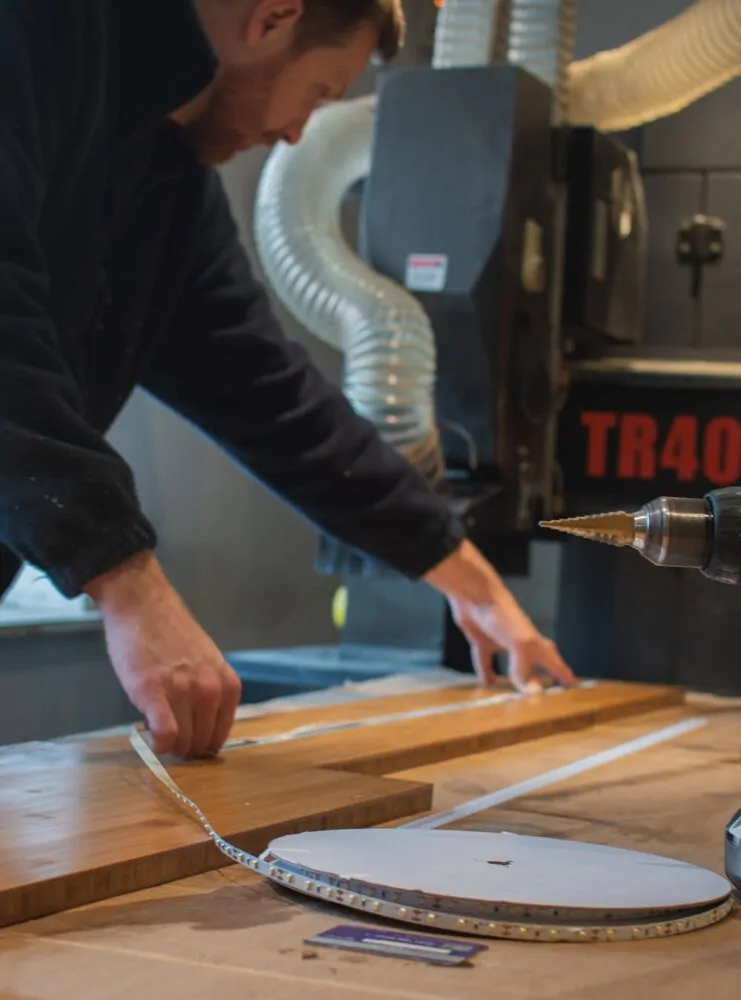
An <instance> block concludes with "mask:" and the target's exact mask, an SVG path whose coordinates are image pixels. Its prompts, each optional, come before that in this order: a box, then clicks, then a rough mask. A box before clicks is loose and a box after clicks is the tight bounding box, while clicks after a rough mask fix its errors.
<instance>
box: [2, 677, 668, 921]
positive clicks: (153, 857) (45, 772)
mask: <svg viewBox="0 0 741 1000" xmlns="http://www.w3.org/2000/svg"><path fill="white" fill-rule="evenodd" d="M484 697H487V692H482V691H480V690H476V689H470V688H466V689H463V690H453V691H451V690H447V691H443V692H440V691H437V692H430V693H425V694H423V695H417V696H414V697H409V696H405V697H403V698H386V699H383V700H379V701H376V702H365V703H363V704H354V705H345V706H335V707H334V708H321V709H312V710H310V711H306V712H303V711H302V712H291V713H289V714H287V715H283V716H272V717H266V718H263V719H257V720H250V721H245V722H242V723H239V724H238V725H237V727H236V729H235V735H236V736H256V735H258V734H260V733H275V732H280V731H285V730H287V729H292V728H294V727H296V726H298V725H303V724H306V723H316V722H322V721H339V720H349V719H357V718H365V717H368V716H376V715H380V714H389V713H391V712H398V711H402V710H405V709H406V710H408V709H411V708H420V707H424V706H433V705H440V704H447V705H450V706H455V705H460V704H463V705H468V704H470V703H473V702H476V701H477V700H480V699H481V698H484ZM682 698H683V695H682V692H681V691H679V690H678V689H674V688H651V687H644V686H642V685H627V684H617V683H615V684H613V683H610V684H604V685H599V686H598V687H596V688H583V689H579V690H575V691H571V692H560V693H557V694H553V695H546V696H543V697H542V698H535V699H518V700H516V701H510V702H507V703H504V704H500V705H496V706H490V707H487V708H479V709H472V710H471V711H465V710H464V711H458V712H453V713H451V714H450V715H446V716H437V717H435V718H433V719H432V720H429V719H427V720H416V721H407V722H395V723H392V724H388V725H384V726H382V727H377V728H368V729H364V730H355V731H347V732H342V733H336V734H334V735H331V736H330V735H325V736H321V735H318V736H312V737H311V738H308V739H303V740H300V741H295V742H291V743H282V744H278V745H272V746H264V747H251V748H242V749H234V750H230V751H228V752H227V753H225V754H224V755H222V756H221V757H220V758H219V759H217V760H212V761H200V762H196V763H192V764H187V765H186V764H181V763H175V764H171V766H170V771H171V773H172V775H173V777H174V778H175V780H176V781H177V782H178V783H179V784H180V786H181V787H182V789H183V791H184V792H185V793H186V794H187V795H189V796H190V797H192V798H193V799H194V800H195V801H196V802H197V803H198V804H199V805H200V806H201V808H202V809H203V810H204V812H205V813H206V815H207V816H208V817H209V819H210V820H211V822H212V823H213V825H214V827H215V828H216V829H217V830H218V831H219V833H221V834H222V835H223V836H225V837H226V838H227V839H229V840H231V841H232V842H233V843H235V844H236V845H238V846H239V847H241V848H244V849H246V850H249V851H251V852H253V853H256V852H259V851H260V850H262V849H263V848H264V847H265V846H266V845H267V843H268V842H269V841H270V840H271V839H272V838H273V837H275V836H279V835H282V834H285V833H289V832H293V831H297V830H308V829H323V828H328V827H353V826H371V825H375V824H380V823H384V822H389V821H390V820H393V819H395V818H399V817H403V816H408V815H412V814H414V813H418V812H421V811H424V810H425V809H428V808H429V807H430V803H431V787H430V786H429V785H428V784H420V783H417V782H408V781H401V780H398V779H394V778H384V777H377V776H376V775H379V774H381V773H390V772H392V771H394V770H397V771H398V770H400V769H401V768H404V767H407V768H408V767H413V766H419V765H421V764H424V763H430V762H432V761H435V760H444V759H449V758H452V757H455V756H460V755H461V754H465V753H471V752H474V751H476V750H483V749H489V748H492V747H497V746H504V745H506V744H513V743H518V742H520V741H522V740H525V739H533V738H535V737H536V736H543V735H547V734H549V733H554V732H563V731H569V730H574V729H583V728H585V727H587V726H590V725H593V724H594V723H596V722H599V721H605V720H608V719H614V718H618V717H621V716H625V715H631V714H638V713H641V712H646V711H650V710H652V709H655V708H659V707H662V706H667V705H671V704H676V703H678V702H681V700H682ZM349 771H355V772H366V773H354V774H351V773H347V772H349ZM225 861H226V859H225V858H224V857H223V856H222V855H221V854H220V853H219V852H218V851H217V850H216V848H215V847H214V846H213V845H212V844H211V842H210V841H209V840H208V838H207V837H206V835H205V834H204V833H203V831H202V830H201V829H200V827H199V826H198V825H197V823H196V822H195V821H194V819H193V818H192V817H191V816H190V815H186V814H184V813H181V812H180V810H179V809H178V807H177V805H176V803H175V801H174V800H173V799H172V798H170V797H169V795H168V793H167V792H166V791H165V790H164V789H163V788H162V787H161V786H160V784H159V783H158V782H157V781H156V779H155V778H154V777H153V776H152V775H151V774H150V773H149V772H148V770H147V769H146V767H145V766H144V765H143V764H142V763H141V762H140V760H139V758H138V757H137V755H136V754H135V752H134V751H133V749H132V748H131V747H130V746H129V744H128V740H127V739H126V738H115V739H105V740H101V739H98V740H92V739H91V740H87V741H86V740H81V741H76V742H75V741H73V742H63V743H38V744H30V745H24V746H19V747H11V748H7V749H6V750H5V751H4V752H2V753H0V924H1V925H8V924H13V923H18V922H21V921H25V920H28V919H31V918H33V917H38V916H41V915H44V914H50V913H54V912H58V911H60V910H64V909H69V908H71V907H73V906H78V905H81V904H83V903H87V902H92V901H95V900H101V899H106V898H110V897H112V896H117V895H120V894H122V893H125V892H130V891H133V890H136V889H141V888H145V887H148V886H154V885H158V884H162V883H165V882H171V881H174V880H177V879H181V878H184V877H186V876H189V875H193V874H196V873H198V872H205V871H208V870H210V869H214V868H217V867H219V866H222V865H224V864H225Z"/></svg>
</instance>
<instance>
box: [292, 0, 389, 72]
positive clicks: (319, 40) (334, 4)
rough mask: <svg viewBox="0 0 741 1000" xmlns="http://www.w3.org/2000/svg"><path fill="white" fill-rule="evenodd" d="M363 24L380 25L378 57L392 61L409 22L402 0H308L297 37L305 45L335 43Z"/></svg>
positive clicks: (378, 27) (385, 61) (384, 60)
mask: <svg viewBox="0 0 741 1000" xmlns="http://www.w3.org/2000/svg"><path fill="white" fill-rule="evenodd" d="M362 24H372V25H374V27H376V28H377V29H378V44H377V46H376V55H377V59H378V60H379V61H380V62H383V63H388V62H391V60H392V59H394V58H395V56H396V55H397V54H398V52H399V50H400V49H401V47H402V45H403V44H404V35H405V31H406V22H405V19H404V11H403V9H402V6H401V0H304V15H303V17H302V18H301V20H300V22H299V24H298V27H297V30H296V35H297V39H296V40H297V42H298V44H299V46H300V47H301V48H309V47H311V46H314V45H328V44H329V45H331V44H333V43H336V42H340V41H342V39H343V38H346V37H347V36H348V35H350V34H352V32H353V31H355V30H356V29H357V28H359V27H360V26H361V25H362Z"/></svg>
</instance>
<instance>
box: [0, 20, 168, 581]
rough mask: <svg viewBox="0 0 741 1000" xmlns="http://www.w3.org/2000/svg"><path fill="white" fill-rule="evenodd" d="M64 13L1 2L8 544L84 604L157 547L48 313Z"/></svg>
mask: <svg viewBox="0 0 741 1000" xmlns="http://www.w3.org/2000/svg"><path fill="white" fill-rule="evenodd" d="M65 7H66V5H61V4H60V5H49V6H48V7H47V5H44V4H28V3H24V2H18V0H7V2H3V3H2V4H0V484H1V486H0V542H1V543H3V544H4V545H5V546H7V548H8V549H10V550H11V551H12V552H14V553H15V554H16V556H17V557H19V558H20V559H23V560H25V561H27V562H29V563H31V564H32V565H35V566H37V567H38V568H39V569H40V570H42V571H43V572H45V573H46V574H47V575H48V576H49V578H50V580H51V581H52V582H53V583H54V584H55V585H56V587H57V588H58V589H59V590H60V591H61V592H62V593H63V594H64V595H65V596H67V597H74V596H77V595H78V594H79V593H80V592H81V590H82V588H83V586H84V584H85V583H87V582H88V581H89V580H90V579H92V578H93V577H95V576H97V575H98V574H99V573H101V572H104V571H105V570H107V569H110V568H112V567H113V566H115V565H117V564H118V563H120V562H121V561H123V560H124V559H125V558H126V557H128V556H129V555H131V554H133V553H135V552H136V551H139V550H141V549H142V548H145V547H151V546H153V545H154V541H155V539H154V532H153V530H152V528H151V525H150V524H149V523H148V521H147V520H146V519H145V518H144V517H143V515H142V513H141V511H140V509H139V505H138V502H137V498H136V495H135V489H134V483H133V476H132V474H131V471H130V469H129V468H128V466H127V465H126V463H125V462H124V461H123V459H122V458H121V457H119V456H118V455H117V454H116V453H115V452H114V451H113V450H112V449H111V448H110V446H109V445H108V444H107V443H106V442H105V440H104V439H103V438H102V437H101V436H100V435H99V434H98V433H97V432H96V431H95V430H94V429H93V428H92V427H90V426H89V424H88V423H87V422H86V420H85V416H84V407H83V401H82V398H81V395H80V390H79V386H78V383H77V380H76V378H75V376H74V373H73V372H72V371H71V370H70V367H69V365H68V364H67V362H66V361H65V356H64V352H63V350H62V348H61V345H60V342H59V337H58V332H57V330H56V329H55V325H54V322H53V321H52V318H51V315H50V311H49V294H50V277H49V274H48V272H47V268H46V262H45V258H44V253H43V247H42V244H41V241H40V239H39V226H40V224H41V220H42V218H43V212H44V205H45V197H46V193H47V189H48V181H49V177H50V175H51V169H52V165H53V164H54V162H55V160H56V158H57V157H58V156H59V155H60V154H61V152H62V150H63V149H64V148H65V147H66V152H67V154H69V150H70V146H69V145H67V143H68V142H69V138H70V136H69V131H70V130H69V121H70V118H71V115H72V114H73V113H74V108H75V93H74V89H75V86H76V85H77V84H76V83H75V82H74V71H73V68H74V67H76V63H75V59H74V58H73V56H72V55H70V52H71V50H73V49H74V47H75V44H74V42H73V41H72V40H73V39H74V37H75V31H76V28H79V27H80V26H79V25H77V26H76V25H75V24H74V23H72V21H73V20H74V17H73V13H72V11H70V12H68V14H69V16H68V14H67V13H65ZM63 18H64V19H65V23H64V24H61V23H60V24H59V25H55V23H54V22H55V19H56V20H59V21H60V22H61V21H62V19H63ZM76 55H78V56H79V53H76ZM80 58H81V56H80Z"/></svg>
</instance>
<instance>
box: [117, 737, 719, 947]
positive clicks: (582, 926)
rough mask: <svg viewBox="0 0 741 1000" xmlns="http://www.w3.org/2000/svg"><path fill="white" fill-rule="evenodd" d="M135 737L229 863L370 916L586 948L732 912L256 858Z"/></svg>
mask: <svg viewBox="0 0 741 1000" xmlns="http://www.w3.org/2000/svg"><path fill="white" fill-rule="evenodd" d="M130 739H131V743H132V745H133V747H134V749H135V750H136V752H137V753H138V754H139V756H140V758H141V759H142V761H143V762H144V763H145V764H146V765H147V767H148V768H149V770H150V771H151V772H152V774H153V775H154V776H155V777H156V778H157V779H158V780H159V781H160V782H161V783H162V784H163V785H164V786H165V787H166V788H167V789H168V790H169V791H170V792H171V793H172V795H173V796H174V797H175V799H177V800H178V801H179V802H180V803H181V804H182V805H184V806H186V807H187V809H189V810H190V811H191V812H192V813H194V814H195V816H196V817H197V819H198V820H199V822H200V823H201V825H202V826H203V828H204V830H205V831H206V833H207V834H208V836H209V837H210V838H211V840H212V841H213V843H214V844H215V845H216V847H217V848H218V849H219V850H220V851H221V852H222V854H224V855H225V856H226V857H227V858H229V860H230V861H233V862H235V863H236V864H239V865H242V866H243V867H244V868H247V869H249V870H250V871H253V872H256V873H257V874H259V875H262V876H264V877H265V878H267V879H269V880H270V881H272V882H274V883H275V884H277V885H282V886H284V887H286V888H289V889H291V890H293V891H294V892H298V893H301V894H303V895H306V896H310V897H312V898H314V899H319V900H322V901H324V902H331V903H335V904H338V905H341V906H343V907H346V908H349V909H351V910H355V911H356V912H358V913H362V914H365V915H367V916H375V917H382V918H386V919H389V920H392V921H395V922H402V923H409V924H414V925H416V926H417V927H425V926H427V927H430V928H433V929H435V930H437V931H442V930H444V931H452V932H455V933H459V934H468V935H475V936H479V937H487V938H500V939H510V940H511V939H517V940H524V941H541V942H546V941H547V942H574V943H588V942H612V941H636V940H646V939H651V938H663V937H674V936H677V935H680V934H686V933H689V932H691V931H696V930H700V929H702V928H705V927H709V926H711V925H713V924H715V923H718V922H719V921H721V920H723V919H724V918H725V917H727V916H728V915H729V914H730V913H731V912H732V910H733V899H732V897H731V895H730V885H729V886H728V890H729V891H728V895H727V896H726V897H725V898H721V899H719V900H715V901H714V903H713V905H710V906H705V907H696V908H694V909H677V908H674V909H673V910H672V911H671V912H669V913H666V912H663V913H661V914H660V913H658V912H653V913H649V912H644V913H643V914H642V916H643V917H644V918H646V917H648V918H649V919H641V920H636V919H630V917H629V915H628V913H627V912H620V911H614V910H613V911H612V912H611V913H610V914H606V913H603V914H600V913H598V912H597V911H591V912H590V913H589V914H587V913H586V912H585V911H584V910H581V911H575V910H573V909H572V910H568V909H567V910H562V909H560V908H559V909H558V910H556V909H554V908H553V907H542V906H530V905H528V906H523V905H511V904H509V903H507V902H504V901H499V902H491V901H487V900H472V899H470V898H466V899H457V898H454V897H451V896H432V895H430V894H427V893H425V892H422V891H419V890H416V891H408V890H403V889H402V890H400V889H396V888H392V887H390V886H382V885H371V884H368V883H366V882H363V881H361V880H360V879H357V878H356V879H346V878H341V877H339V876H337V875H334V874H330V873H327V872H324V871H317V870H312V869H310V868H304V867H302V866H300V865H297V864H295V863H294V862H291V861H287V860H286V859H285V858H281V857H280V856H279V854H278V853H276V852H277V851H278V850H280V845H281V842H285V841H290V840H291V839H292V838H280V839H279V840H278V841H276V842H274V843H272V844H271V845H269V846H268V848H267V849H266V850H265V851H264V852H263V853H262V854H261V855H259V856H255V855H252V854H250V853H248V852H247V851H242V850H240V849H239V848H237V847H235V846H234V845H233V844H230V843H229V842H228V841H227V840H225V839H224V838H223V837H222V836H221V835H220V834H219V833H218V832H217V831H216V830H215V829H214V828H213V826H212V825H211V823H210V822H209V820H208V818H207V817H206V815H205V814H204V813H203V811H202V810H201V809H200V807H199V806H198V805H197V804H196V803H195V802H193V800H192V799H190V798H188V796H187V795H185V793H184V792H183V791H182V790H181V789H180V787H179V786H178V785H177V783H176V782H175V781H174V780H173V779H172V777H171V776H170V774H169V773H168V771H167V770H166V768H165V767H164V765H163V764H162V763H161V761H160V760H159V758H158V757H157V756H156V754H154V753H153V751H152V750H151V749H150V747H149V746H148V745H147V743H146V742H145V740H144V739H143V737H142V735H141V733H140V732H139V731H138V730H137V729H133V730H132V732H131V736H130ZM377 832H378V833H385V834H388V835H389V836H390V837H391V836H393V835H394V834H395V833H396V832H397V831H394V830H392V829H391V830H385V831H377ZM428 835H429V834H428ZM431 835H432V836H436V837H441V836H444V835H445V833H444V831H443V832H439V833H432V834H431ZM471 836H475V835H471ZM492 836H493V837H495V836H497V835H492ZM500 836H502V835H500ZM391 846H392V847H393V845H391ZM576 916H578V918H579V919H578V922H577V921H574V920H572V919H570V918H572V917H576Z"/></svg>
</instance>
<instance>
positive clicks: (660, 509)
mask: <svg viewBox="0 0 741 1000" xmlns="http://www.w3.org/2000/svg"><path fill="white" fill-rule="evenodd" d="M711 524H712V518H711V515H710V509H709V507H708V504H707V503H706V501H705V500H694V499H687V498H685V497H658V498H657V499H656V500H652V501H651V503H647V504H645V505H644V506H643V507H641V508H640V510H637V511H635V513H632V514H630V513H627V512H626V511H614V512H612V513H608V514H592V515H588V516H586V517H566V518H561V519H560V520H556V521H541V522H540V526H541V528H549V529H551V530H552V531H561V532H563V533H564V534H566V535H573V536H575V537H577V538H586V539H589V540H591V541H595V542H603V543H604V544H606V545H615V546H618V547H619V548H633V549H636V550H637V551H638V552H640V553H641V555H642V556H643V557H644V558H645V559H648V560H649V562H652V563H655V564H656V565H657V566H675V567H685V568H688V569H689V568H692V569H701V568H702V567H703V566H704V565H705V563H706V561H707V558H708V554H709V549H710V545H711V531H712V529H711Z"/></svg>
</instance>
